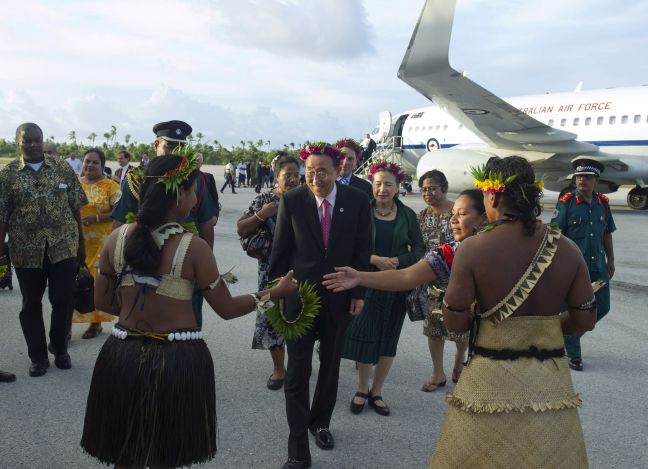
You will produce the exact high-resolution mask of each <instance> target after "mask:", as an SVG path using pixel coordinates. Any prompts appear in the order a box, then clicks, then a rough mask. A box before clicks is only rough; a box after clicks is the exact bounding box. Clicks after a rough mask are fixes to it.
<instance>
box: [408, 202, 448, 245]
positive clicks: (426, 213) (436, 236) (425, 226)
mask: <svg viewBox="0 0 648 469" xmlns="http://www.w3.org/2000/svg"><path fill="white" fill-rule="evenodd" d="M451 217H452V215H451V213H450V212H449V211H448V213H445V214H443V215H437V214H436V213H434V212H433V211H432V209H431V208H430V207H427V208H425V209H423V210H421V211H420V212H419V214H418V215H417V216H416V218H417V220H418V223H419V226H420V227H421V233H422V234H423V242H424V243H425V250H426V251H431V250H433V249H436V248H437V247H438V246H439V245H441V244H446V243H450V242H452V241H454V236H453V235H452V227H451V226H450V218H451Z"/></svg>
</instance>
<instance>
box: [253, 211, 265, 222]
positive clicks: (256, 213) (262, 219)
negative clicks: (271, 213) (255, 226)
mask: <svg viewBox="0 0 648 469" xmlns="http://www.w3.org/2000/svg"><path fill="white" fill-rule="evenodd" d="M254 216H255V217H257V218H258V219H259V221H262V222H263V221H265V219H264V218H261V217H260V216H259V213H258V212H254Z"/></svg>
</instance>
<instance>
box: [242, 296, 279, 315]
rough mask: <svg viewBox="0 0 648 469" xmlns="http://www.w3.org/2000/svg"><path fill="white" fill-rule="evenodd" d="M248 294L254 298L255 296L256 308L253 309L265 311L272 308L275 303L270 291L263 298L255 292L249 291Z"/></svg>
mask: <svg viewBox="0 0 648 469" xmlns="http://www.w3.org/2000/svg"><path fill="white" fill-rule="evenodd" d="M248 295H250V296H251V297H252V298H254V309H253V310H252V311H254V310H258V311H261V312H263V313H265V312H266V311H268V310H269V309H270V308H272V306H273V305H274V303H273V302H272V300H271V299H270V293H266V294H265V295H264V296H262V297H261V298H259V297H258V296H256V294H255V293H248Z"/></svg>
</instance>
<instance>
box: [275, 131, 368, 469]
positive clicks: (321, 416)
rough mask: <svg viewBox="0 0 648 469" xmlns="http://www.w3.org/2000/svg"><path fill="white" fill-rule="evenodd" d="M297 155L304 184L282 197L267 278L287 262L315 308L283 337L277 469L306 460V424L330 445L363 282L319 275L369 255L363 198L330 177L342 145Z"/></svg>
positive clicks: (361, 263)
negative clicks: (306, 326) (351, 285)
mask: <svg viewBox="0 0 648 469" xmlns="http://www.w3.org/2000/svg"><path fill="white" fill-rule="evenodd" d="M300 157H301V158H302V159H303V160H305V161H306V185H303V186H300V187H298V188H295V189H293V190H291V191H289V192H287V193H286V194H284V195H283V196H282V198H281V202H280V204H279V213H278V216H277V224H276V229H275V236H274V244H273V246H272V254H271V258H270V271H269V278H276V277H278V276H281V275H283V274H285V273H287V272H288V271H289V270H291V269H292V270H294V275H295V278H296V279H298V280H299V281H308V282H310V283H311V284H312V285H313V286H314V287H315V289H316V290H317V293H318V295H319V297H320V298H321V300H322V308H321V310H320V314H319V316H318V317H317V319H316V322H315V325H314V327H313V329H311V330H310V331H309V332H308V334H306V335H305V336H303V337H301V338H299V339H296V340H289V341H287V347H288V368H287V371H286V381H285V387H284V391H285V395H286V416H287V418H288V426H289V427H290V436H289V438H288V461H287V462H286V463H285V464H284V466H283V468H284V469H302V468H307V467H310V465H311V458H310V450H309V447H308V431H309V430H310V432H311V433H312V434H313V435H314V436H315V442H316V444H317V446H319V447H320V448H322V449H325V450H328V449H332V448H333V446H334V440H333V436H332V435H331V432H330V431H329V425H330V421H331V415H332V414H333V409H334V408H335V401H336V398H337V386H338V379H339V372H340V358H341V354H342V345H343V343H344V336H345V332H346V329H347V327H348V325H349V323H350V321H351V319H352V317H353V316H355V315H358V314H360V312H361V311H362V307H363V305H364V300H363V298H364V289H362V288H358V289H355V290H352V291H348V292H344V293H332V292H330V291H329V290H326V289H325V288H323V287H322V284H321V282H322V276H323V275H324V274H326V273H329V272H333V271H334V269H333V268H334V267H335V266H341V265H351V266H353V267H354V268H355V269H358V270H368V268H369V257H370V255H371V232H370V227H371V214H370V209H369V200H368V199H367V198H366V197H363V196H360V194H359V193H358V192H357V191H356V190H355V189H351V188H349V187H346V186H344V185H342V184H339V183H337V182H336V178H337V175H338V173H339V165H340V163H341V160H342V159H343V157H342V155H341V153H340V152H339V151H338V150H337V149H336V148H335V147H333V146H330V145H327V144H324V143H322V144H310V145H306V147H304V149H303V150H302V152H301V153H300ZM318 339H319V341H320V368H319V374H318V377H317V385H316V388H315V394H314V396H313V403H312V405H310V404H309V379H310V375H311V368H312V365H311V363H312V357H313V345H314V343H315V341H316V340H318Z"/></svg>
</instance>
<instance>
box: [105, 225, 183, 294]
mask: <svg viewBox="0 0 648 469" xmlns="http://www.w3.org/2000/svg"><path fill="white" fill-rule="evenodd" d="M129 228H130V225H123V226H122V227H120V228H119V234H118V235H117V244H116V246H115V256H114V263H115V272H117V275H118V276H119V277H120V279H121V281H120V283H119V285H120V286H121V287H140V288H142V289H146V288H149V287H150V288H155V289H156V293H157V294H158V295H163V296H167V297H169V298H174V299H176V300H191V297H192V295H193V292H194V282H192V281H191V280H187V279H184V278H182V277H181V276H180V275H181V274H182V265H183V264H184V259H185V256H186V254H187V249H188V248H189V243H191V238H193V234H191V233H187V232H185V233H184V234H183V235H182V238H181V239H180V243H179V244H178V248H177V249H176V252H175V254H174V256H173V261H172V262H171V271H170V272H169V273H167V274H160V275H151V274H147V273H142V272H140V273H137V272H133V271H132V270H127V266H126V265H125V263H124V244H125V242H126V235H127V233H128V229H129ZM182 232H184V229H183V228H182V227H181V226H180V225H179V224H177V223H168V224H166V225H163V226H161V227H159V228H158V229H156V230H155V231H154V232H152V235H153V238H154V239H155V241H156V243H157V244H158V246H159V247H160V249H162V246H163V245H164V242H165V241H166V240H167V239H168V238H169V236H171V235H172V234H178V233H182Z"/></svg>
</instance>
